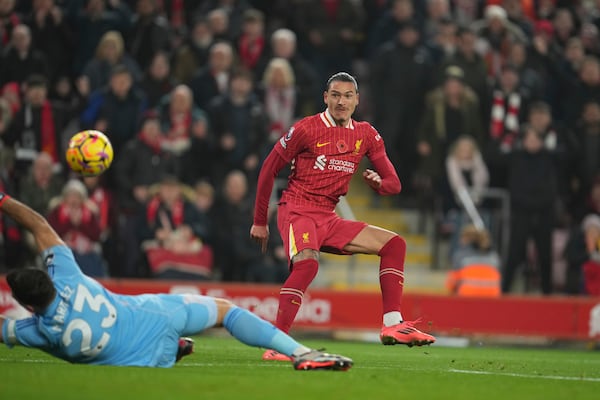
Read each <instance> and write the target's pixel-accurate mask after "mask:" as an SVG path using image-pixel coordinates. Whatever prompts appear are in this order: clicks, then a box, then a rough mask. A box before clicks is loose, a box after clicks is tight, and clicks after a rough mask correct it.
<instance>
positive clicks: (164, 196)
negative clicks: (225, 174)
mask: <svg viewBox="0 0 600 400" xmlns="http://www.w3.org/2000/svg"><path fill="white" fill-rule="evenodd" d="M183 190H184V188H183V186H182V185H181V184H180V182H179V179H178V178H177V177H176V176H174V175H170V174H165V175H164V176H163V178H162V180H161V183H160V185H158V190H157V192H156V194H155V195H154V196H153V197H152V198H151V199H150V201H149V202H148V204H147V205H146V209H145V221H144V224H143V225H144V226H143V228H142V229H141V242H142V248H143V249H144V250H145V254H146V257H147V260H148V266H149V268H150V273H151V274H152V276H154V277H157V278H163V279H207V278H209V277H210V274H211V269H212V264H213V253H212V249H211V248H210V246H208V245H206V244H205V243H204V242H203V237H202V236H203V235H204V234H205V233H206V231H207V227H206V226H203V224H202V221H201V216H200V215H199V213H198V210H197V209H196V207H195V206H194V204H193V203H191V202H190V201H189V200H187V199H186V198H185V197H184V194H183Z"/></svg>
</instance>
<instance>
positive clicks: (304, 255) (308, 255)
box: [292, 249, 319, 263]
mask: <svg viewBox="0 0 600 400" xmlns="http://www.w3.org/2000/svg"><path fill="white" fill-rule="evenodd" d="M302 260H317V261H318V260H319V252H318V251H317V250H313V249H304V250H300V251H299V252H298V253H296V255H295V256H294V257H292V262H293V263H295V262H298V261H302Z"/></svg>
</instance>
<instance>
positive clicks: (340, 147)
mask: <svg viewBox="0 0 600 400" xmlns="http://www.w3.org/2000/svg"><path fill="white" fill-rule="evenodd" d="M335 147H337V149H338V151H339V152H340V153H345V152H347V151H348V145H347V144H346V142H345V141H344V140H343V139H340V140H338V141H337V143H336V144H335Z"/></svg>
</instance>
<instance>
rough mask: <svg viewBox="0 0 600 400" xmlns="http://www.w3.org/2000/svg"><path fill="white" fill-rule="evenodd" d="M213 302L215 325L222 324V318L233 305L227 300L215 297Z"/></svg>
mask: <svg viewBox="0 0 600 400" xmlns="http://www.w3.org/2000/svg"><path fill="white" fill-rule="evenodd" d="M215 303H216V304H217V322H216V323H217V325H223V320H224V319H225V315H226V314H227V312H228V311H229V310H230V309H231V308H232V307H234V306H235V305H234V304H233V303H232V302H231V301H229V300H227V299H221V298H218V297H216V298H215Z"/></svg>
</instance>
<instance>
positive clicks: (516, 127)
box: [0, 0, 600, 294]
mask: <svg viewBox="0 0 600 400" xmlns="http://www.w3.org/2000/svg"><path fill="white" fill-rule="evenodd" d="M599 29H600V1H595V0H488V1H485V0H422V1H420V0H362V1H361V0H292V1H283V0H275V1H260V0H255V1H252V0H201V1H194V0H62V1H61V0H33V1H16V0H0V52H1V53H0V54H1V55H0V172H1V174H0V191H2V192H6V193H14V194H15V195H16V197H18V198H19V199H21V200H22V201H24V202H25V203H26V204H28V205H30V206H31V207H32V208H34V209H35V210H36V211H38V212H40V213H41V214H43V215H45V216H47V217H48V219H49V221H50V222H51V224H52V226H53V227H54V228H55V229H56V230H57V232H59V233H60V234H61V235H63V237H64V240H65V241H66V242H67V243H68V244H69V246H70V247H71V248H72V249H73V250H74V252H75V255H76V258H77V260H78V262H79V263H80V265H81V267H82V269H83V271H84V272H86V273H88V274H90V275H92V276H97V277H106V276H112V277H162V278H184V279H187V278H191V279H220V280H223V281H258V282H282V281H283V280H284V279H285V276H286V273H287V265H286V257H285V254H284V253H283V249H282V247H281V243H280V242H278V235H276V234H273V235H271V239H272V240H271V241H270V243H269V249H268V251H267V252H266V254H262V253H261V251H260V248H259V246H257V245H256V244H255V243H253V242H252V241H251V239H250V237H249V234H248V232H249V227H250V225H251V223H252V212H253V203H254V193H253V192H254V187H255V184H256V179H257V174H258V171H259V168H260V165H261V162H262V160H263V159H264V157H265V155H266V154H267V153H268V152H269V151H270V149H271V147H272V145H273V143H275V142H276V141H277V140H278V139H279V138H280V137H281V135H282V134H285V133H286V132H287V131H288V129H289V128H290V127H291V126H292V125H293V123H294V122H295V121H297V120H298V119H300V118H302V117H304V116H307V115H310V114H313V113H316V112H319V111H322V110H323V108H324V105H323V90H324V84H325V82H326V81H327V79H328V77H329V76H331V75H332V74H333V73H336V72H339V71H346V72H349V73H351V74H353V75H354V76H356V77H357V79H358V82H359V88H360V95H361V103H360V106H359V109H358V110H357V113H356V115H355V116H354V117H355V118H356V119H358V120H362V119H364V120H368V121H370V122H371V123H372V124H373V126H374V127H375V128H376V129H377V130H378V131H379V133H380V134H381V136H382V137H383V138H384V140H385V143H386V148H387V152H388V155H389V157H390V159H391V160H392V161H393V163H394V165H395V167H396V169H397V172H398V175H399V176H400V179H401V181H402V187H403V193H402V194H401V195H400V197H399V200H403V199H404V200H406V199H410V198H419V196H423V194H424V193H426V194H429V195H432V196H433V197H435V198H436V199H439V202H437V203H438V204H440V206H439V208H440V211H441V213H442V215H443V218H442V222H441V223H440V227H439V229H441V230H445V232H446V233H449V234H450V235H452V231H454V233H457V232H458V229H459V227H460V223H458V222H457V221H458V220H459V219H460V217H457V215H460V213H461V212H462V211H461V210H462V208H463V206H462V204H461V203H460V201H459V200H458V196H457V195H458V193H459V192H460V191H461V190H462V189H461V188H468V189H469V192H470V198H471V199H472V200H473V202H474V203H475V204H476V205H477V206H479V208H480V209H482V216H483V217H484V218H483V219H484V220H486V218H485V216H486V213H485V208H486V204H485V196H484V193H485V190H486V189H487V188H500V189H503V190H505V191H506V192H507V193H508V194H509V198H510V205H511V208H510V209H511V224H510V244H509V246H508V247H509V250H508V257H507V260H505V265H502V266H499V267H500V268H502V274H503V290H504V291H505V292H508V291H510V286H511V283H512V280H513V278H514V275H515V273H516V272H517V267H518V266H519V265H521V264H522V263H524V262H525V261H527V260H530V259H531V258H534V259H535V262H536V264H537V265H538V269H539V273H540V277H541V279H540V288H541V291H542V292H543V293H551V292H552V291H556V289H557V288H555V287H553V280H552V269H553V264H555V263H556V257H557V256H556V254H555V253H556V251H555V250H556V246H557V243H556V235H555V234H554V233H555V232H556V231H557V230H558V229H560V230H563V231H565V232H567V233H568V234H567V235H566V237H565V238H564V239H563V243H561V244H560V248H561V251H560V253H561V254H560V255H559V256H558V257H559V258H562V260H563V261H564V262H565V263H566V267H565V268H566V270H567V279H566V283H565V285H564V286H563V287H561V288H559V290H561V291H565V292H567V293H573V294H575V293H593V291H594V290H598V286H597V285H598V281H600V278H598V275H600V272H599V271H600V264H599V261H598V260H599V258H600V256H599V245H600V241H599V237H600V31H599ZM83 129H96V130H100V131H102V132H105V133H106V134H107V135H108V137H109V138H110V140H111V142H112V144H113V147H114V150H115V161H114V163H113V165H112V166H111V167H110V169H109V170H108V171H107V172H106V173H105V174H103V175H101V176H100V177H88V178H80V177H77V176H74V175H73V174H72V173H69V170H68V168H67V167H66V165H65V163H64V150H63V149H65V148H66V143H67V142H68V139H69V138H70V137H71V136H72V135H73V134H74V133H76V132H78V131H80V130H83ZM396 206H398V207H402V206H404V205H403V204H402V202H401V201H399V202H398V204H396ZM272 219H273V220H274V218H272ZM275 230H276V227H272V231H273V232H274V231H275ZM0 236H1V237H2V246H3V250H2V252H1V254H2V257H1V259H0V270H6V269H11V268H18V267H20V266H23V265H30V264H32V263H35V262H37V261H36V260H37V255H36V254H35V252H34V250H33V249H34V246H33V245H32V243H31V238H30V237H29V236H28V235H27V234H26V233H25V232H24V231H21V230H20V229H19V227H18V226H16V225H13V224H12V223H11V221H10V220H9V219H7V218H1V217H0ZM528 239H532V243H533V244H534V246H533V248H534V249H535V251H534V252H533V253H534V256H532V255H531V253H532V252H531V251H530V249H529V247H527V246H526V244H527V242H528ZM409 251H410V249H409ZM174 265H175V266H176V268H173V266H174ZM595 285H596V286H595Z"/></svg>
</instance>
